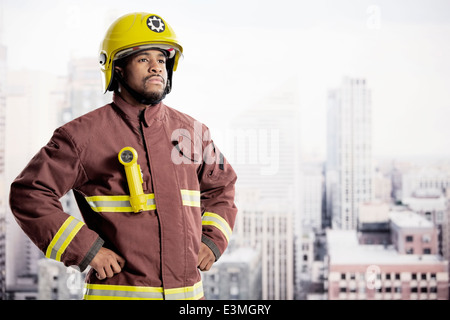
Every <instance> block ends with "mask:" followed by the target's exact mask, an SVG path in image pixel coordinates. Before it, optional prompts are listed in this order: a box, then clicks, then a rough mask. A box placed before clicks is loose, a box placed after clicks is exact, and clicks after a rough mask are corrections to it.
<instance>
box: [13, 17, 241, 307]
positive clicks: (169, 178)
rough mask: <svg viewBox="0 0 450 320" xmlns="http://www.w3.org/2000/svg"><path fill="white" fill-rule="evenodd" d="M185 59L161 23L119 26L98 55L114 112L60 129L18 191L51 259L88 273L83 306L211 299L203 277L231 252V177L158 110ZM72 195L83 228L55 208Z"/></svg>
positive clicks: (22, 215)
mask: <svg viewBox="0 0 450 320" xmlns="http://www.w3.org/2000/svg"><path fill="white" fill-rule="evenodd" d="M182 53H183V48H182V46H181V45H180V43H179V42H178V40H177V37H176V35H175V33H174V31H173V29H172V28H171V26H170V25H169V24H168V23H167V22H166V21H165V20H164V19H163V18H161V17H160V16H158V15H156V14H152V13H144V12H138V13H131V14H127V15H124V16H122V17H120V18H118V19H117V20H116V21H115V22H114V23H113V24H112V25H111V26H110V27H109V29H108V30H107V32H106V35H105V37H104V40H103V42H102V44H101V48H100V54H99V64H100V68H101V72H102V75H103V77H102V78H103V89H104V92H107V91H113V101H112V102H111V103H110V104H107V105H105V106H103V107H99V108H97V109H95V110H93V111H91V112H89V113H87V114H85V115H83V116H81V117H79V118H77V119H74V120H72V121H70V122H68V123H66V124H65V125H63V126H61V127H59V128H57V129H56V130H55V131H54V133H53V136H52V137H51V139H50V140H49V142H48V143H47V145H45V146H44V147H42V149H41V150H40V151H38V153H37V154H36V155H35V156H34V157H33V158H32V159H31V160H30V162H29V163H28V165H27V166H26V167H25V168H24V170H23V171H22V172H21V173H20V174H19V176H18V177H17V178H16V179H15V180H14V181H13V183H12V185H11V190H10V207H11V210H12V213H13V214H14V216H15V218H16V221H17V222H18V224H19V225H20V227H21V228H22V229H23V230H24V232H25V233H26V234H27V236H28V237H29V238H30V239H31V240H32V241H33V242H34V243H35V244H36V246H37V247H39V248H40V249H41V250H42V251H43V253H44V254H45V256H46V257H47V258H50V259H55V260H57V261H61V262H62V263H64V265H65V266H76V267H78V268H79V270H80V271H84V270H86V269H87V268H88V267H89V266H90V267H91V268H90V270H89V271H88V273H87V275H86V281H85V290H84V296H83V297H84V299H204V295H203V287H202V282H201V273H200V271H207V270H209V269H210V268H211V265H212V264H213V263H214V262H215V261H217V259H219V257H220V256H221V255H222V254H223V252H224V251H225V249H226V248H227V246H228V242H229V240H230V237H231V234H232V230H233V227H234V222H235V217H236V214H237V208H236V206H235V203H234V196H235V183H236V179H237V176H236V173H235V171H234V170H233V168H232V167H231V165H230V164H229V163H228V162H227V160H226V158H225V157H224V156H223V154H222V153H221V151H220V150H219V149H218V147H217V145H215V144H214V142H213V140H212V139H211V137H210V135H209V130H208V127H207V126H206V125H204V124H202V123H200V122H198V121H197V120H195V119H193V118H192V117H190V116H189V115H187V114H185V113H182V112H180V111H177V110H176V109H173V108H171V107H169V106H167V105H165V104H164V102H163V100H164V98H165V96H166V95H167V94H168V93H170V91H171V90H172V88H173V79H172V78H173V77H172V76H173V72H174V71H175V70H176V69H177V65H178V62H179V59H180V57H181V56H182ZM121 150H122V151H123V150H128V155H123V156H124V158H123V159H122V160H121V158H120V157H121V155H120V154H119V153H120V152H121ZM130 150H132V152H131V151H130ZM132 154H135V155H136V158H135V159H134V161H135V162H136V165H139V169H140V170H139V171H140V177H139V189H138V190H139V193H140V194H139V197H137V198H138V200H136V201H138V206H135V205H132V202H133V201H131V200H132V199H131V198H133V199H134V198H136V197H134V196H133V197H132V196H130V186H131V185H130V183H131V182H130V181H129V180H127V174H126V172H125V171H126V170H125V169H126V168H124V165H126V161H128V160H126V156H130V155H132ZM118 156H119V158H118ZM133 172H136V170H135V171H133ZM135 183H136V181H135ZM70 190H73V194H74V196H75V200H76V202H77V205H78V207H79V209H80V212H81V215H82V221H81V220H78V219H76V218H75V217H73V216H71V215H69V214H67V213H65V212H64V211H63V208H62V205H61V203H60V201H59V199H60V198H61V197H62V196H63V195H65V194H66V193H67V192H68V191H70ZM132 193H133V192H132ZM136 207H138V208H139V210H135V208H136Z"/></svg>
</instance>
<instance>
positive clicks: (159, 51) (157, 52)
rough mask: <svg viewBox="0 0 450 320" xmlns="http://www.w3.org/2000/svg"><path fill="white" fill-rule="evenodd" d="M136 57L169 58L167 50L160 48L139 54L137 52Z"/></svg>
mask: <svg viewBox="0 0 450 320" xmlns="http://www.w3.org/2000/svg"><path fill="white" fill-rule="evenodd" d="M134 55H136V56H138V55H157V56H164V57H166V58H167V57H168V54H167V52H166V50H163V49H159V48H149V49H144V50H141V51H139V52H136V53H135V54H134Z"/></svg>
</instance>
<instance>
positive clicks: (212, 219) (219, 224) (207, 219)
mask: <svg viewBox="0 0 450 320" xmlns="http://www.w3.org/2000/svg"><path fill="white" fill-rule="evenodd" d="M202 225H203V226H214V227H216V228H217V229H219V230H220V231H222V233H223V235H224V236H225V238H226V239H227V241H228V242H229V241H230V237H231V234H232V233H233V231H232V230H231V228H230V225H229V224H228V222H227V221H226V220H225V219H224V218H222V217H221V216H219V215H218V214H216V213H212V212H205V213H204V214H203V217H202Z"/></svg>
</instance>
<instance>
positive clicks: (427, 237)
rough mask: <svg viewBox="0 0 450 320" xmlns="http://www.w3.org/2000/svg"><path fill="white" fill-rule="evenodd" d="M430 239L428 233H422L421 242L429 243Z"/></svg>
mask: <svg viewBox="0 0 450 320" xmlns="http://www.w3.org/2000/svg"><path fill="white" fill-rule="evenodd" d="M430 241H431V236H430V235H429V234H424V235H423V236H422V242H423V243H429V242H430Z"/></svg>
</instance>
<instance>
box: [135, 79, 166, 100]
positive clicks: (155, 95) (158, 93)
mask: <svg viewBox="0 0 450 320" xmlns="http://www.w3.org/2000/svg"><path fill="white" fill-rule="evenodd" d="M150 78H151V76H149V77H146V78H144V80H143V83H144V84H143V87H144V90H143V91H142V92H139V93H140V94H141V95H142V97H143V98H144V99H145V101H146V102H148V104H152V105H153V104H157V103H159V102H160V101H162V100H163V99H164V98H165V97H166V94H167V90H166V89H167V86H166V81H164V79H163V89H162V90H154V91H147V90H145V89H147V80H149V79H150Z"/></svg>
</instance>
